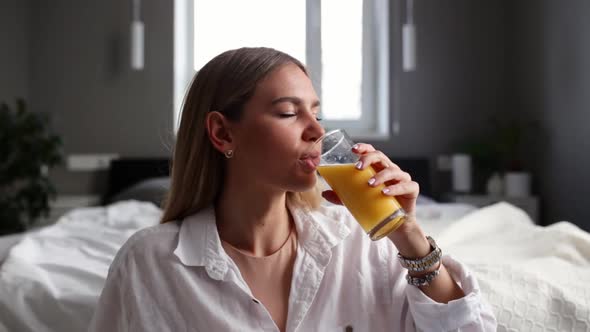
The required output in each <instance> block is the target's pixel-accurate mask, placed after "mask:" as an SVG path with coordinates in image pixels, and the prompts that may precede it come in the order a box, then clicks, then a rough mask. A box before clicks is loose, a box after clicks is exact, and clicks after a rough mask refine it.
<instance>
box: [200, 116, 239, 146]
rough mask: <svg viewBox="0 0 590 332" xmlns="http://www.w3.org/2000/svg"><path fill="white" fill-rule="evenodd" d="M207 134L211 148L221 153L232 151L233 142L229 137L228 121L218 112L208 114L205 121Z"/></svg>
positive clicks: (229, 127) (229, 126)
mask: <svg viewBox="0 0 590 332" xmlns="http://www.w3.org/2000/svg"><path fill="white" fill-rule="evenodd" d="M205 125H206V126H207V134H208V135H209V140H211V144H213V147H215V149H217V150H218V151H219V152H221V153H225V151H227V150H230V149H232V150H233V149H234V142H233V138H232V135H231V124H230V122H229V120H228V119H227V118H226V117H225V116H224V115H223V114H221V113H219V112H216V111H214V112H209V114H207V117H206V119H205Z"/></svg>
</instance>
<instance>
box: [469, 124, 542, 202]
mask: <svg viewBox="0 0 590 332" xmlns="http://www.w3.org/2000/svg"><path fill="white" fill-rule="evenodd" d="M540 133H541V130H540V126H539V124H538V122H536V121H531V120H526V121H525V120H519V119H516V118H511V117H506V116H503V117H500V116H493V117H491V118H490V121H489V127H488V128H487V130H486V131H485V132H483V133H482V134H481V135H480V136H479V137H475V138H471V139H468V140H465V141H463V142H462V143H461V144H460V145H459V150H460V151H462V152H465V153H467V154H469V155H471V156H472V158H473V162H474V168H475V172H476V181H477V182H478V184H479V187H480V188H485V187H486V182H487V181H488V180H490V179H491V178H492V177H493V178H494V180H497V177H498V175H499V174H503V175H504V181H503V186H502V187H503V191H504V193H505V194H508V195H511V196H523V195H527V194H528V191H529V190H530V182H531V175H530V170H529V169H527V167H526V165H525V159H526V158H523V156H524V155H525V152H526V150H531V149H526V150H525V146H526V147H532V146H534V145H533V144H528V143H529V141H531V139H533V138H534V139H536V140H538V139H539V136H538V135H539V134H540ZM488 186H489V183H488Z"/></svg>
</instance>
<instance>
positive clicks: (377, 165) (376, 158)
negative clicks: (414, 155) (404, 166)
mask: <svg viewBox="0 0 590 332" xmlns="http://www.w3.org/2000/svg"><path fill="white" fill-rule="evenodd" d="M370 166H373V168H374V169H375V171H377V172H379V171H381V170H382V169H385V168H395V169H399V167H398V166H397V165H396V164H394V163H393V162H392V161H391V160H389V158H388V157H387V156H386V155H385V154H383V152H381V151H371V152H365V153H364V154H362V155H361V156H360V157H359V160H358V162H357V164H356V168H357V169H365V168H367V167H370Z"/></svg>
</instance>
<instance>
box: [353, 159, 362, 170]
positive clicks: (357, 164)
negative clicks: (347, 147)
mask: <svg viewBox="0 0 590 332" xmlns="http://www.w3.org/2000/svg"><path fill="white" fill-rule="evenodd" d="M354 167H356V169H361V168H363V162H362V161H360V160H359V161H358V162H357V163H356V165H354Z"/></svg>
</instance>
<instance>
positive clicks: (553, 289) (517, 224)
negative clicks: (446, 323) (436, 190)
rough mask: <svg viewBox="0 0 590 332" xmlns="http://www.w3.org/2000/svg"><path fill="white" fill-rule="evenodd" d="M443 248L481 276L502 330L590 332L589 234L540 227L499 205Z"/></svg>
mask: <svg viewBox="0 0 590 332" xmlns="http://www.w3.org/2000/svg"><path fill="white" fill-rule="evenodd" d="M438 243H439V245H440V246H441V248H444V250H445V251H446V252H447V253H449V254H451V255H452V256H454V257H455V258H458V259H459V260H461V262H463V263H465V264H467V265H468V266H469V267H470V268H471V270H473V271H474V273H475V274H476V276H477V279H478V280H479V283H480V286H481V288H482V293H483V294H484V296H485V297H486V298H487V299H488V301H489V302H490V304H491V305H492V307H493V308H494V311H495V313H496V317H497V318H498V323H499V327H498V331H563V332H566V331H590V285H589V283H590V234H589V233H587V232H584V231H583V230H581V229H579V228H578V227H576V226H575V225H573V224H571V223H568V222H558V223H556V224H553V225H551V226H547V227H540V226H536V225H534V224H533V223H532V221H531V220H530V218H529V217H528V216H527V215H526V213H525V212H524V211H522V210H520V209H518V208H516V207H514V206H512V205H510V204H507V203H498V204H495V205H492V206H490V207H487V208H483V209H480V210H478V211H476V212H473V213H471V214H468V215H466V216H465V217H464V218H462V219H461V220H459V221H458V222H456V223H453V224H452V225H450V226H449V227H448V228H447V229H445V230H444V231H443V232H442V233H441V234H440V235H439V238H438Z"/></svg>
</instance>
